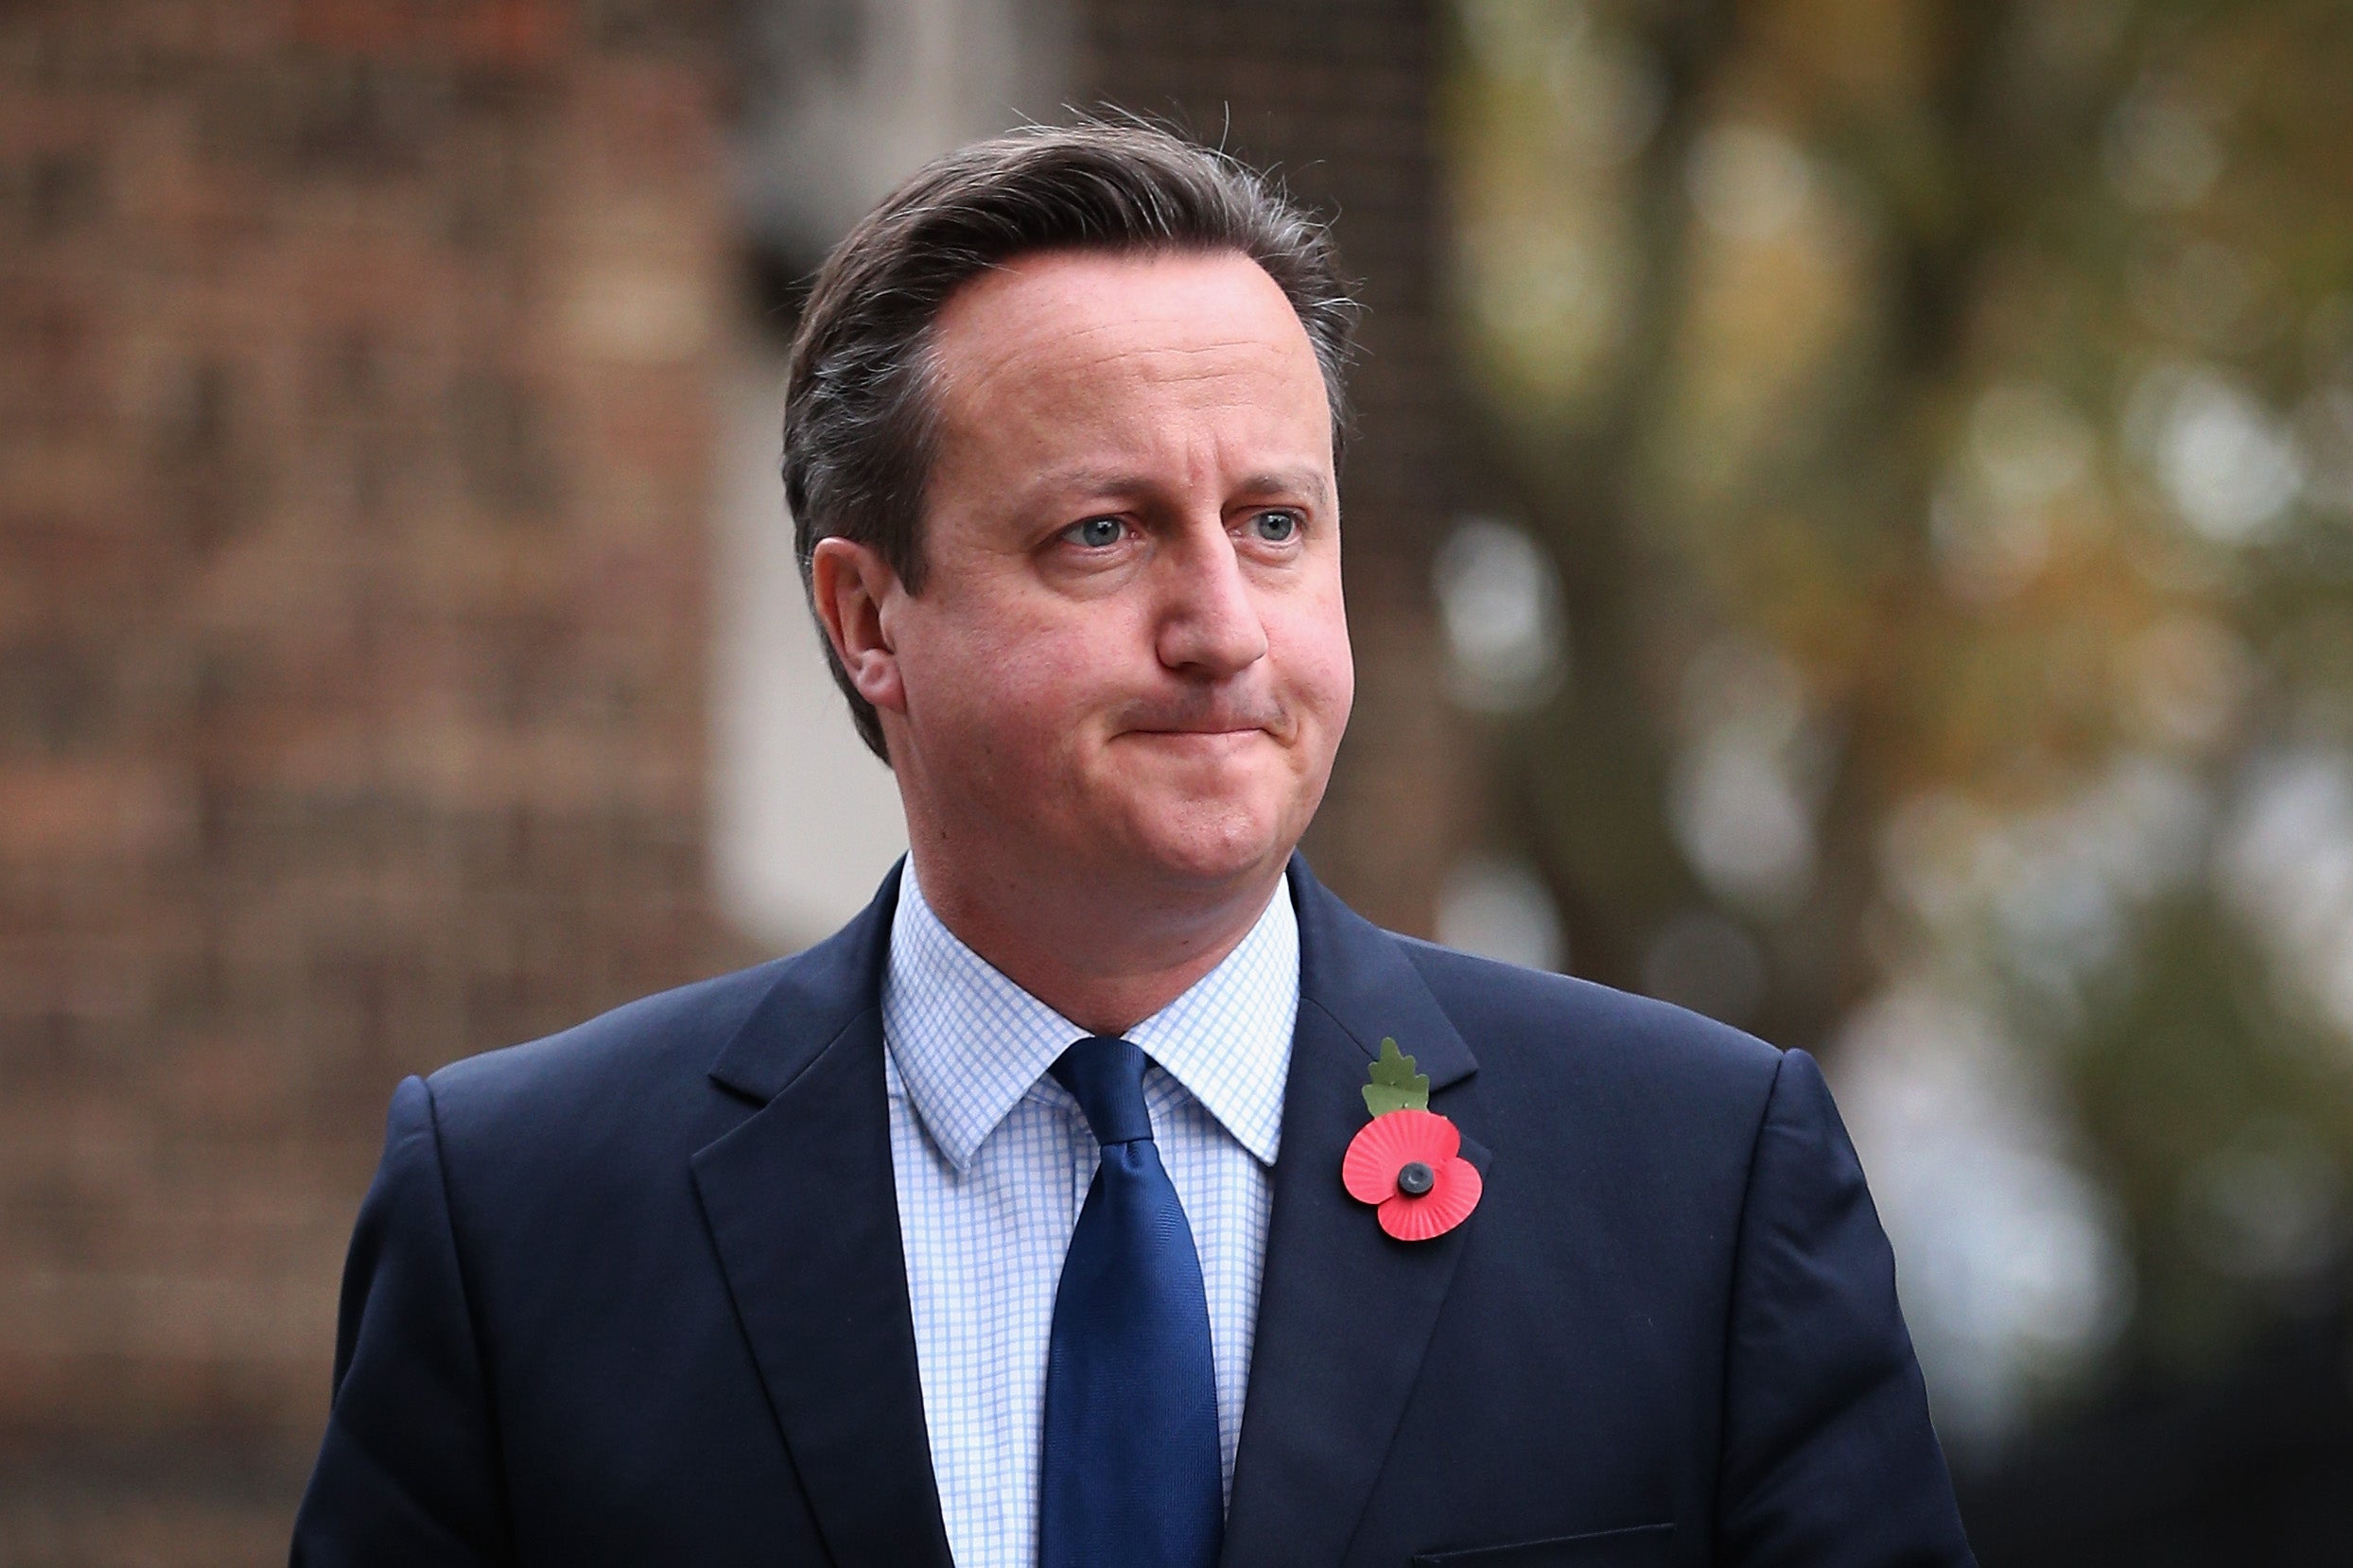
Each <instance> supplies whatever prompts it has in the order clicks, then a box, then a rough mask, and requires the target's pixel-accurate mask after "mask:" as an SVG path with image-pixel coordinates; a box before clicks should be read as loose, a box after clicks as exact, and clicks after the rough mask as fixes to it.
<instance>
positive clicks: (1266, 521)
mask: <svg viewBox="0 0 2353 1568" xmlns="http://www.w3.org/2000/svg"><path fill="white" fill-rule="evenodd" d="M1250 528H1251V531H1254V532H1255V533H1257V535H1258V536H1259V537H1260V538H1261V539H1264V540H1265V541H1266V542H1267V543H1268V544H1270V545H1285V544H1289V543H1290V542H1291V539H1292V537H1293V536H1294V535H1296V534H1297V533H1298V532H1299V514H1298V513H1296V512H1262V513H1260V514H1258V515H1257V516H1255V517H1253V518H1251V519H1250Z"/></svg>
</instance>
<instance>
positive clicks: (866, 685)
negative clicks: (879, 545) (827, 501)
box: [809, 538, 907, 713]
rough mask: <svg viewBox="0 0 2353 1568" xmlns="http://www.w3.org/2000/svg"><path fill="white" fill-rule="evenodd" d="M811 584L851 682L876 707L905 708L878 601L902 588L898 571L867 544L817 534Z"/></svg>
mask: <svg viewBox="0 0 2353 1568" xmlns="http://www.w3.org/2000/svg"><path fill="white" fill-rule="evenodd" d="M809 589H810V599H811V600H812V601H814V602H815V604H816V606H817V618H818V619H819V620H820V621H823V622H824V623H825V629H826V640H827V641H828V642H830V643H831V644H832V645H833V656H834V657H835V658H837V659H839V660H841V661H842V669H843V670H844V671H845V672H846V673H847V674H848V676H849V684H850V685H851V686H852V687H853V688H856V689H857V692H858V694H859V695H860V696H861V697H863V698H864V699H865V700H866V701H867V702H869V703H871V704H873V705H874V706H876V707H878V708H881V709H885V710H887V711H890V712H893V713H904V712H905V711H906V710H907V695H906V688H905V687H904V686H903V685H902V684H901V682H900V680H899V674H898V650H896V649H895V648H893V647H892V646H891V641H890V636H889V634H888V632H887V631H886V630H885V628H884V626H883V624H882V620H883V617H882V607H883V606H884V605H885V604H887V603H889V602H890V601H892V600H893V599H895V598H897V597H898V596H899V595H901V594H903V593H904V592H905V591H906V590H905V589H904V587H902V586H901V584H900V583H899V581H898V572H896V571H894V570H892V569H891V565H890V563H889V562H887V561H885V560H883V559H882V557H881V555H880V553H879V552H877V551H875V550H874V549H869V548H868V547H867V546H864V545H861V544H858V543H856V542H854V541H852V540H848V539H842V538H831V539H820V540H818V541H817V548H816V549H815V551H814V552H813V553H812V554H811V555H810V560H809Z"/></svg>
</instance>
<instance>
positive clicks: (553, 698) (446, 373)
mask: <svg viewBox="0 0 2353 1568" xmlns="http://www.w3.org/2000/svg"><path fill="white" fill-rule="evenodd" d="M681 14H684V15H685V16H686V17H687V18H688V20H686V21H684V22H680V21H678V20H677V18H678V17H679V16H680V15H681ZM707 31H708V28H707V25H706V24H705V23H701V22H697V21H696V20H694V15H693V12H692V11H691V9H687V8H681V7H678V6H662V7H654V6H645V7H640V8H638V9H636V11H634V12H633V11H630V10H626V9H615V8H612V7H609V6H608V7H603V8H590V9H581V8H579V7H577V6H572V5H560V4H555V3H552V0H549V3H537V0H479V3H470V4H463V5H447V4H423V3H411V4H403V3H397V0H366V3H359V0H347V3H340V4H330V3H317V4H283V3H277V4H272V3H265V0H220V3H217V4H200V3H197V0H151V3H148V4H128V3H124V4H90V3H87V0H78V3H72V4H60V5H53V6H46V7H44V6H38V5H25V4H17V5H11V6H8V7H5V8H0V1563H5V1564H9V1565H17V1564H28V1563H66V1562H88V1563H109V1564H130V1563H138V1562H148V1561H153V1562H165V1561H169V1562H175V1563H184V1564H196V1563H216V1562H218V1563H230V1562H237V1563H247V1562H257V1561H267V1560H270V1559H273V1558H278V1559H282V1557H283V1553H284V1541H285V1531H286V1525H287V1523H288V1517H289V1508H290V1505H291V1499H292V1495H293V1492H294V1490H295V1489H296V1488H298V1487H299V1485H300V1481H301V1477H302V1473H303V1472H304V1470H305V1467H306V1464H307V1460H308V1455H309V1451H310V1449H311V1447H312V1445H313V1444H314V1443H315V1442H316V1440H317V1436H318V1431H319V1427H320V1424H321V1422H322V1420H323V1417H324V1408H325V1379H326V1370H327V1356H328V1351H329V1348H330V1343H331V1335H332V1323H333V1301H334V1293H335V1287H336V1276H337V1271H338V1268H339V1265H340V1257H341V1252H342V1246H343V1243H344V1240H345V1237H346V1235H347V1234H348V1230H349V1227H350V1223H351V1217H352V1210H353V1207H354V1205H355V1203H356V1201H357V1195H358V1193H359V1191H360V1189H361V1187H362V1186H363V1185H364V1184H365V1181H366V1176H367V1172H368V1170H369V1168H370V1166H371V1165H372V1163H373V1160H374V1158H375V1151H376V1141H377V1137H378V1133H379V1129H380V1127H381V1124H382V1116H383V1107H384V1105H385V1102H386V1098H387V1096H388V1094H389V1092H390V1090H391V1088H392V1084H393V1083H394V1081H395V1080H396V1079H397V1077H398V1076H399V1075H400V1074H402V1073H404V1072H407V1071H412V1070H416V1069H422V1068H429V1067H431V1066H434V1065H436V1064H438V1063H440V1062H442V1061H444V1060H446V1059H448V1058H450V1057H453V1056H457V1055H461V1054H466V1053H469V1052H472V1051H476V1050H480V1049H483V1048H486V1047H489V1046H493V1045H497V1044H501V1043H504V1042H507V1041H511V1040H514V1039H519V1038H523V1037H530V1036H532V1035H534V1034H538V1033H542V1032H545V1031H546V1030H548V1029H549V1028H552V1027H555V1026H558V1025H560V1024H563V1023H566V1022H568V1021H571V1020H573V1019H578V1018H581V1017H583V1016H584V1015H587V1014H589V1013H592V1012H594V1011H596V1010H598V1009H601V1008H602V1007H604V1006H606V1005H608V1004H610V1003H612V1002H618V1001H619V1000H621V999H623V998H625V997H628V996H631V995H634V994H636V993H639V992H643V991H646V990H650V989H654V988H656V987H659V986H662V985H666V984H673V983H676V982H678V981H681V980H685V979H687V978H689V977H691V976H693V975H696V974H700V973H704V972H708V971H710V970H712V969H715V968H718V967H723V966H724V965H725V964H727V963H729V962H732V961H733V959H734V957H735V956H736V955H735V954H733V953H732V952H730V951H728V950H727V949H726V945H725V943H724V941H723V939H722V938H721V937H720V936H719V935H718V934H717V932H715V929H714V925H713V922H712V920H711V917H710V915H709V913H708V911H707V910H706V906H705V895H704V884H705V875H704V865H703V848H704V828H703V816H704V795H705V780H704V764H703V748H704V734H703V731H704V723H703V706H702V705H703V686H704V676H705V666H706V643H707V635H706V625H705V609H704V601H705V583H704V574H705V565H704V549H705V540H704V531H703V522H704V490H705V483H706V469H707V468H708V466H709V462H710V458H709V442H708V438H707V432H706V409H705V396H706V392H705V389H706V379H707V375H706V370H707V367H706V363H705V359H706V352H707V351H706V340H708V339H709V338H710V336H711V334H712V332H713V330H714V329H715V327H716V326H717V325H718V324H719V323H718V317H719V315H720V312H721V310H722V309H723V293H724V287H723V286H724V280H725V278H726V276H727V271H726V269H727V265H728V257H729V255H730V240H729V237H728V229H727V219H726V214H725V211H724V207H723V189H722V180H721V177H720V165H719V145H718V142H717V139H716V131H715V104H714V92H713V82H712V79H711V74H710V69H709V55H708V53H706V50H705V47H704V44H703V36H705V35H706V34H707Z"/></svg>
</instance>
